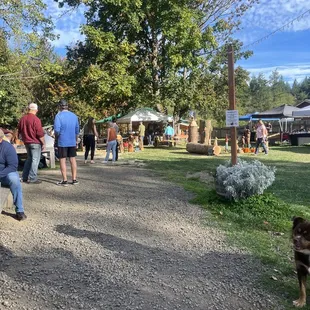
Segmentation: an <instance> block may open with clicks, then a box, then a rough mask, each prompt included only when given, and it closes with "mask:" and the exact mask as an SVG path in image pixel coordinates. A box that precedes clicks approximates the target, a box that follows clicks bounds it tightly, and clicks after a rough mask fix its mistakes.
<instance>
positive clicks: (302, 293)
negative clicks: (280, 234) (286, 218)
mask: <svg viewBox="0 0 310 310" xmlns="http://www.w3.org/2000/svg"><path fill="white" fill-rule="evenodd" d="M293 246H294V252H295V263H296V270H297V276H298V281H299V298H298V299H297V300H295V301H293V304H294V306H296V307H298V308H301V307H303V306H304V305H305V304H306V281H307V276H308V274H310V222H309V221H307V220H305V219H303V218H301V217H294V218H293Z"/></svg>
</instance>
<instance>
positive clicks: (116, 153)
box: [112, 117, 119, 161]
mask: <svg viewBox="0 0 310 310" xmlns="http://www.w3.org/2000/svg"><path fill="white" fill-rule="evenodd" d="M112 122H113V128H114V129H115V131H116V148H115V161H118V148H119V142H118V138H117V136H118V132H119V127H118V125H117V124H116V118H115V117H114V118H113V120H112Z"/></svg>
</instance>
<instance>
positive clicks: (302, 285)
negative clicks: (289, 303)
mask: <svg viewBox="0 0 310 310" xmlns="http://www.w3.org/2000/svg"><path fill="white" fill-rule="evenodd" d="M297 276H298V281H299V298H298V299H297V300H294V301H293V305H294V306H295V307H298V308H301V307H303V306H305V304H306V281H307V275H306V274H305V272H303V271H302V270H300V268H298V269H297Z"/></svg>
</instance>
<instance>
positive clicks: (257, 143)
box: [255, 138, 268, 154]
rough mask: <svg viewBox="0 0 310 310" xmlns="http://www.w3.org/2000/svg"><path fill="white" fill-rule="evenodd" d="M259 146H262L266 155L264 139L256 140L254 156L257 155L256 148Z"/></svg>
mask: <svg viewBox="0 0 310 310" xmlns="http://www.w3.org/2000/svg"><path fill="white" fill-rule="evenodd" d="M260 144H261V145H262V147H263V149H264V152H265V154H268V150H267V147H266V144H265V140H264V138H257V140H256V147H255V154H258V148H259V146H260Z"/></svg>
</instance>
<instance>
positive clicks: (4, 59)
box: [0, 0, 54, 126]
mask: <svg viewBox="0 0 310 310" xmlns="http://www.w3.org/2000/svg"><path fill="white" fill-rule="evenodd" d="M45 8H46V5H45V4H44V2H43V1H41V0H27V1H26V0H14V1H11V0H10V1H9V0H4V1H1V3H0V21H1V23H0V25H1V26H0V107H1V109H2V113H1V118H0V123H1V124H3V125H5V124H10V125H11V126H14V125H16V123H17V122H18V119H19V118H20V116H21V115H22V113H23V109H24V108H25V106H26V105H27V103H29V101H31V100H33V99H34V93H33V89H34V85H35V83H36V82H37V81H38V79H39V78H41V77H42V76H43V75H45V74H46V72H44V67H45V65H46V64H48V63H50V61H51V58H50V56H51V54H52V51H51V48H50V44H49V42H48V39H53V38H54V36H53V34H52V33H51V30H52V27H53V25H52V22H51V19H50V18H49V17H46V16H45V14H44V9H45Z"/></svg>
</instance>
